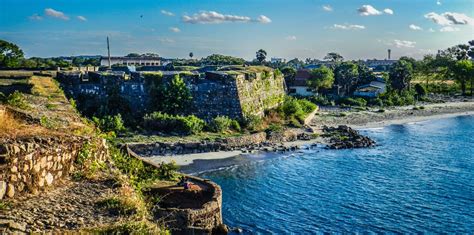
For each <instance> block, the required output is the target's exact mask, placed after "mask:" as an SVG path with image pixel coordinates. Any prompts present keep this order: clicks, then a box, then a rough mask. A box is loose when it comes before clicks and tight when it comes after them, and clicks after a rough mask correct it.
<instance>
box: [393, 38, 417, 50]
mask: <svg viewBox="0 0 474 235" xmlns="http://www.w3.org/2000/svg"><path fill="white" fill-rule="evenodd" d="M415 44H416V42H413V41H406V40H398V39H394V40H393V45H394V46H396V47H397V48H402V47H406V48H413V47H415Z"/></svg>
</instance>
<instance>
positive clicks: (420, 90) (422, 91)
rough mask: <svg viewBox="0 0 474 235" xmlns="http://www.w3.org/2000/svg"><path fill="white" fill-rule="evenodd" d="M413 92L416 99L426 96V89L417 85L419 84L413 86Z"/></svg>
mask: <svg viewBox="0 0 474 235" xmlns="http://www.w3.org/2000/svg"><path fill="white" fill-rule="evenodd" d="M415 92H416V96H417V97H418V98H422V97H424V96H426V94H427V91H426V88H425V87H424V86H423V85H421V84H419V83H417V84H416V85H415Z"/></svg>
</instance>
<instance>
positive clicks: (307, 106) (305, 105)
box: [298, 99, 318, 114]
mask: <svg viewBox="0 0 474 235" xmlns="http://www.w3.org/2000/svg"><path fill="white" fill-rule="evenodd" d="M298 103H299V105H300V106H301V109H303V112H304V113H305V114H309V113H311V112H313V111H314V110H316V108H317V107H318V106H316V105H315V104H314V103H312V102H310V101H308V100H306V99H301V100H298Z"/></svg>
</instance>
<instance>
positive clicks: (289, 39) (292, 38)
mask: <svg viewBox="0 0 474 235" xmlns="http://www.w3.org/2000/svg"><path fill="white" fill-rule="evenodd" d="M285 39H286V40H288V41H295V40H296V36H294V35H290V36H288V37H286V38H285Z"/></svg>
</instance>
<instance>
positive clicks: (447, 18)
mask: <svg viewBox="0 0 474 235" xmlns="http://www.w3.org/2000/svg"><path fill="white" fill-rule="evenodd" d="M425 18H426V19H430V20H432V21H433V22H435V23H436V24H439V25H441V26H449V25H474V19H473V18H471V17H469V16H467V15H465V14H462V13H457V12H445V13H443V14H438V13H435V12H430V13H428V14H426V15H425Z"/></svg>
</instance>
